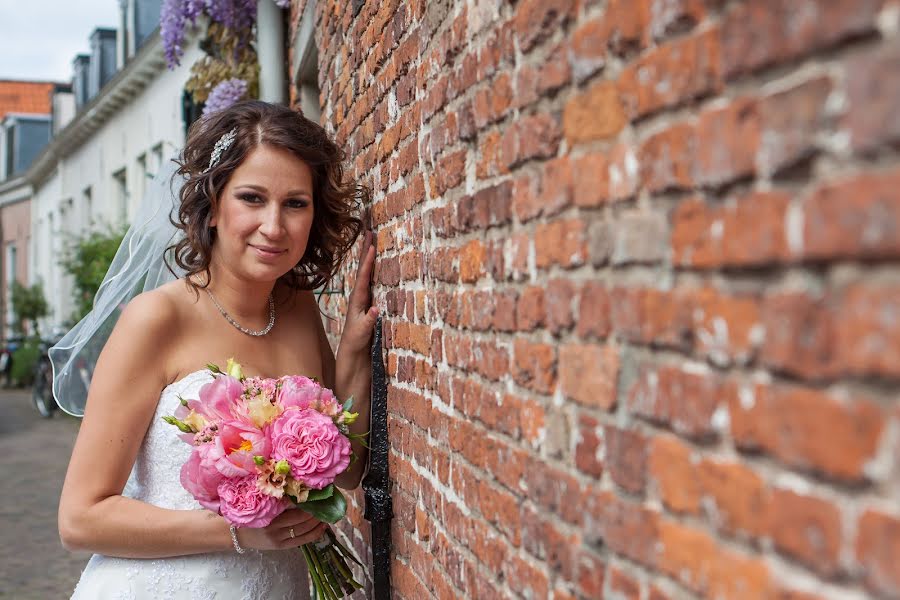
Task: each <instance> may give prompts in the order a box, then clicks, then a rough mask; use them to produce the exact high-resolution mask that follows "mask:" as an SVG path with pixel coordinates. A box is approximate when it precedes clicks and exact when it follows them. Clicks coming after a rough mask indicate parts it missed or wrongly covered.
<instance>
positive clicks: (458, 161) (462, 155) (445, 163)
mask: <svg viewBox="0 0 900 600" xmlns="http://www.w3.org/2000/svg"><path fill="white" fill-rule="evenodd" d="M465 173H466V151H465V150H458V151H456V152H454V153H452V154H449V155H446V156H444V157H442V158H441V159H440V161H439V162H438V164H437V166H436V168H435V170H434V177H433V178H432V182H433V188H432V195H433V196H443V195H444V193H445V192H446V191H447V190H449V189H451V188H454V187H456V186H458V185H459V184H460V183H462V181H463V178H464V177H465Z"/></svg>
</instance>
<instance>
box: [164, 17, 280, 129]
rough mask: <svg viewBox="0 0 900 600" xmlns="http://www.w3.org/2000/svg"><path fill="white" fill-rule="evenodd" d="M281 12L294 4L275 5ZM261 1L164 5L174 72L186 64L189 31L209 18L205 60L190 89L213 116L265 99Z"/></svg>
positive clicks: (166, 42) (167, 47)
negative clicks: (258, 43)
mask: <svg viewBox="0 0 900 600" xmlns="http://www.w3.org/2000/svg"><path fill="white" fill-rule="evenodd" d="M274 1H275V4H277V5H278V6H280V7H281V8H286V7H287V6H289V5H290V0H274ZM256 3H257V0H164V2H163V5H162V9H161V11H160V33H161V35H162V40H163V48H164V49H165V53H166V62H167V63H168V66H169V69H174V68H175V67H177V66H178V65H179V64H181V58H182V57H183V56H184V39H185V29H186V28H187V26H188V24H189V23H190V25H191V26H194V27H196V25H197V19H198V18H199V17H200V15H206V16H207V17H209V25H208V26H207V29H206V35H205V37H204V39H203V40H202V41H201V42H200V48H201V49H202V50H203V52H204V53H205V56H203V57H202V58H200V59H199V60H198V61H197V62H195V63H194V64H193V65H192V66H191V75H190V78H189V79H188V81H187V83H186V84H185V86H184V87H185V89H186V90H187V91H188V92H190V94H191V95H192V97H193V99H194V102H195V103H197V104H206V105H207V106H205V107H204V109H203V114H204V115H207V114H209V113H211V112H214V111H216V110H221V109H223V108H226V107H228V106H230V105H231V104H234V103H235V102H237V101H238V100H243V99H246V98H257V97H259V59H258V58H257V55H256V49H255V48H254V47H253V40H254V38H255V34H256Z"/></svg>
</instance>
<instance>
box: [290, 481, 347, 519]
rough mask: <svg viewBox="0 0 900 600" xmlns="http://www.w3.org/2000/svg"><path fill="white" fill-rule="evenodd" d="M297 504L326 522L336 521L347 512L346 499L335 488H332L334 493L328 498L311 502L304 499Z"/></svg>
mask: <svg viewBox="0 0 900 600" xmlns="http://www.w3.org/2000/svg"><path fill="white" fill-rule="evenodd" d="M297 506H299V507H300V508H302V509H303V510H305V511H306V512H308V513H309V514H311V515H312V516H314V517H315V518H317V519H319V520H320V521H325V522H326V523H337V522H338V521H340V520H341V519H343V518H344V515H346V514H347V500H345V499H344V495H343V494H342V493H341V491H340V490H339V489H337V488H334V494H333V495H332V496H331V497H329V498H325V499H324V500H314V501H312V502H310V501H306V502H304V503H303V504H298V505H297Z"/></svg>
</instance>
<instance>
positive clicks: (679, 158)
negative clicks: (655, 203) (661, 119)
mask: <svg viewBox="0 0 900 600" xmlns="http://www.w3.org/2000/svg"><path fill="white" fill-rule="evenodd" d="M695 148H696V139H695V132H694V127H693V126H691V125H689V124H687V123H678V124H675V125H673V126H671V127H668V128H666V129H663V130H662V131H658V132H656V133H654V134H652V135H650V136H649V137H647V138H646V139H645V140H644V141H643V142H642V143H641V146H640V148H639V149H638V159H637V162H639V163H640V180H641V183H642V185H643V187H644V188H645V189H646V190H648V191H650V192H652V193H655V192H664V191H669V190H685V189H690V188H691V187H693V184H694V173H693V156H694V152H695Z"/></svg>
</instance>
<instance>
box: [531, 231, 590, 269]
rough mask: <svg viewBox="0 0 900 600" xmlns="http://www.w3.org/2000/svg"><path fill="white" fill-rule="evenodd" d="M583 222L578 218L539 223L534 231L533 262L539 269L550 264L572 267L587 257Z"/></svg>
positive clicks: (580, 263) (581, 262)
mask: <svg viewBox="0 0 900 600" xmlns="http://www.w3.org/2000/svg"><path fill="white" fill-rule="evenodd" d="M585 233H586V232H585V224H584V221H582V220H580V219H566V220H557V221H551V222H550V223H540V224H538V225H537V227H536V229H535V232H534V249H535V264H536V266H537V268H539V269H546V268H547V267H550V266H551V265H559V266H560V267H563V268H574V267H577V266H579V265H582V264H584V262H585V260H586V259H587V240H586V239H585V237H586V235H585Z"/></svg>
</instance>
